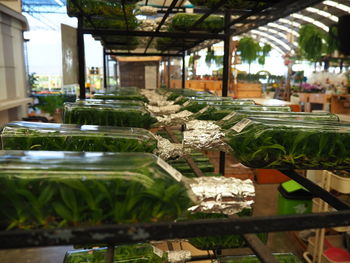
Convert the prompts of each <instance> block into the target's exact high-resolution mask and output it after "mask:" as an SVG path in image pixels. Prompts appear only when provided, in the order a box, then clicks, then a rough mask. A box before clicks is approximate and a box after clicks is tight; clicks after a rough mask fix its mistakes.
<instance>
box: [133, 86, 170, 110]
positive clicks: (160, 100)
mask: <svg viewBox="0 0 350 263" xmlns="http://www.w3.org/2000/svg"><path fill="white" fill-rule="evenodd" d="M140 92H141V94H142V95H143V96H145V97H146V98H147V99H148V101H149V103H148V104H149V105H152V106H158V107H161V106H169V105H173V104H174V102H173V101H168V100H167V97H166V96H164V95H161V94H159V93H157V92H156V91H154V90H145V89H144V90H141V91H140Z"/></svg>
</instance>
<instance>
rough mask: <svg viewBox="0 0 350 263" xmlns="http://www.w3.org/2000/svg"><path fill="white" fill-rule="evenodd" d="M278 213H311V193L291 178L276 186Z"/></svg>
mask: <svg viewBox="0 0 350 263" xmlns="http://www.w3.org/2000/svg"><path fill="white" fill-rule="evenodd" d="M278 192H279V193H278V214H280V215H290V214H307V213H311V208H312V197H313V195H312V193H310V192H309V191H308V190H307V189H305V188H304V187H303V186H301V185H300V184H298V183H297V182H295V181H293V180H289V181H287V182H284V183H282V184H280V185H279V187H278Z"/></svg>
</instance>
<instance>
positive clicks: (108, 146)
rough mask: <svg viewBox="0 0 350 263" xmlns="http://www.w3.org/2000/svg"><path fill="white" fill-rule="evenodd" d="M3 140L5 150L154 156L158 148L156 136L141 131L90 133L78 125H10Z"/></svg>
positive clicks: (97, 130) (99, 129)
mask: <svg viewBox="0 0 350 263" xmlns="http://www.w3.org/2000/svg"><path fill="white" fill-rule="evenodd" d="M0 137H1V139H2V149H3V150H41V151H82V152H150V153H152V152H153V151H154V150H155V149H156V148H157V140H156V139H155V138H154V136H153V135H152V134H151V133H150V132H148V131H147V130H143V129H137V128H130V129H128V128H112V127H95V126H94V127H92V129H90V130H88V129H87V128H84V129H81V128H80V127H77V126H76V125H64V127H61V126H60V125H57V126H56V127H51V126H50V125H46V124H41V123H38V124H37V125H34V124H31V123H29V124H28V123H26V122H15V123H10V124H7V125H6V126H5V127H4V128H3V129H2V131H1V133H0Z"/></svg>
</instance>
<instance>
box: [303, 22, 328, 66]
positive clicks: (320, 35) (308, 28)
mask: <svg viewBox="0 0 350 263" xmlns="http://www.w3.org/2000/svg"><path fill="white" fill-rule="evenodd" d="M324 39H325V34H324V32H323V31H322V30H321V29H319V28H318V27H316V26H315V25H313V24H306V25H303V26H302V27H301V28H300V30H299V38H298V44H299V48H300V50H301V54H302V56H304V57H305V58H306V59H307V60H310V61H313V62H315V61H318V60H319V59H320V58H321V56H322V52H323V50H324V46H323V43H322V41H323V40H324Z"/></svg>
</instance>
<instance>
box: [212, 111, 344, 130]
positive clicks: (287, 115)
mask: <svg viewBox="0 0 350 263" xmlns="http://www.w3.org/2000/svg"><path fill="white" fill-rule="evenodd" d="M248 117H254V118H273V119H287V120H291V121H295V120H300V121H316V122H317V121H323V122H325V121H334V122H337V121H339V117H338V116H337V115H335V114H331V113H308V112H271V111H265V112H264V111H237V112H236V113H235V115H234V116H232V117H231V118H229V119H225V120H220V121H218V122H216V124H218V125H219V126H220V127H221V128H223V129H230V128H231V127H232V126H234V125H235V124H237V123H238V122H240V121H241V120H243V119H245V118H248Z"/></svg>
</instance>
